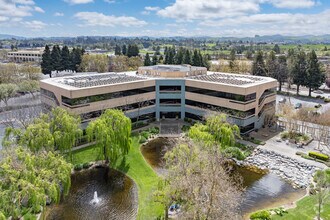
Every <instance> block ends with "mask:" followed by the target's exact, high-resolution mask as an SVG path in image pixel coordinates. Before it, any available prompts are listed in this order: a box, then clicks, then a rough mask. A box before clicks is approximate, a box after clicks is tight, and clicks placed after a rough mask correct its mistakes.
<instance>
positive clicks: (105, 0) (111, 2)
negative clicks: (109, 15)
mask: <svg viewBox="0 0 330 220" xmlns="http://www.w3.org/2000/svg"><path fill="white" fill-rule="evenodd" d="M103 1H104V2H106V3H109V4H113V3H115V2H116V1H115V0H103Z"/></svg>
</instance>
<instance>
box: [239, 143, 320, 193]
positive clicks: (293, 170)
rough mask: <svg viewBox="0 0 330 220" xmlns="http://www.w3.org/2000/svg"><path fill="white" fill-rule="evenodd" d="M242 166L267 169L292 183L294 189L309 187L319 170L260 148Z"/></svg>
mask: <svg viewBox="0 0 330 220" xmlns="http://www.w3.org/2000/svg"><path fill="white" fill-rule="evenodd" d="M242 164H243V165H247V166H257V167H258V168H260V169H267V170H269V171H270V172H271V173H274V174H276V175H277V176H279V177H281V178H282V179H284V180H286V181H288V182H290V183H291V184H292V186H293V187H294V188H306V187H308V185H309V183H310V180H311V178H312V176H313V174H314V173H315V171H316V170H318V169H319V168H318V167H316V166H313V165H309V164H307V163H304V162H301V161H298V160H296V159H293V158H291V157H288V156H285V155H282V154H279V153H276V152H274V151H268V150H265V149H260V148H256V149H255V150H254V151H253V153H252V154H251V155H250V156H249V157H248V158H246V159H245V160H244V161H243V162H242Z"/></svg>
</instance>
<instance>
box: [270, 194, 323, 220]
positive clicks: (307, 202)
mask: <svg viewBox="0 0 330 220" xmlns="http://www.w3.org/2000/svg"><path fill="white" fill-rule="evenodd" d="M316 204H317V198H316V196H308V197H304V198H303V199H301V200H299V201H298V202H297V207H296V208H294V209H289V210H288V213H287V214H284V215H283V216H282V217H281V216H278V215H273V216H272V220H273V219H274V220H302V219H303V220H312V219H313V218H314V217H315V216H316V208H317V207H316ZM321 217H322V218H323V219H324V220H326V219H330V202H329V201H328V203H327V204H324V205H323V212H322V213H321Z"/></svg>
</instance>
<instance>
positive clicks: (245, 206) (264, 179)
mask: <svg viewBox="0 0 330 220" xmlns="http://www.w3.org/2000/svg"><path fill="white" fill-rule="evenodd" d="M174 143H175V141H173V140H171V139H166V138H157V139H154V140H152V141H150V142H149V143H148V144H146V145H144V146H142V147H141V152H142V154H143V156H144V157H145V159H146V160H147V161H148V163H149V164H150V165H151V166H152V167H153V168H154V169H155V171H156V172H157V173H159V174H162V173H164V172H165V169H164V168H163V165H164V162H163V156H164V155H165V153H166V151H167V150H168V149H171V148H172V147H173V146H174ZM233 172H234V174H239V176H241V177H242V180H243V187H244V188H245V190H243V199H242V203H241V211H242V214H243V215H245V214H247V213H250V212H253V211H256V210H259V209H264V208H271V207H277V206H280V205H284V204H288V203H291V202H293V201H295V200H297V199H299V198H301V197H302V196H303V195H304V194H305V190H303V189H298V190H297V189H294V188H293V187H292V186H291V185H290V184H289V183H287V182H285V181H284V180H282V179H281V178H279V177H278V176H276V175H275V174H272V173H269V174H259V173H256V172H253V171H250V170H247V169H244V168H242V167H234V169H233Z"/></svg>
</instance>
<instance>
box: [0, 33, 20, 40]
mask: <svg viewBox="0 0 330 220" xmlns="http://www.w3.org/2000/svg"><path fill="white" fill-rule="evenodd" d="M13 38H14V39H17V40H22V39H25V37H20V36H15V35H10V34H0V40H6V39H13Z"/></svg>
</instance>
